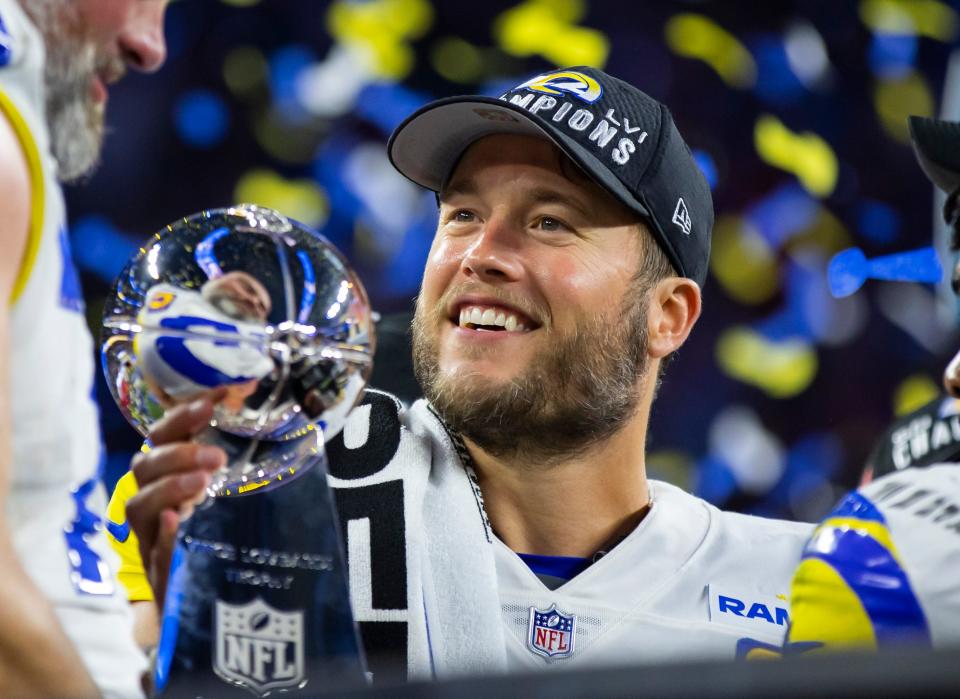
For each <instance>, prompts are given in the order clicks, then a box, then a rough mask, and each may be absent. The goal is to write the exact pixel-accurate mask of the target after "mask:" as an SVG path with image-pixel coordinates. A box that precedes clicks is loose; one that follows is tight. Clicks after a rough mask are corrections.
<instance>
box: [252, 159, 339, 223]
mask: <svg viewBox="0 0 960 699" xmlns="http://www.w3.org/2000/svg"><path fill="white" fill-rule="evenodd" d="M234 200H235V201H242V202H249V203H252V204H259V205H261V206H267V207H270V208H271V209H276V210H277V211H280V212H282V213H283V214H284V215H285V216H289V217H290V218H294V219H296V220H298V221H302V222H303V223H305V224H307V225H308V226H314V227H317V226H320V225H321V224H322V223H323V222H324V221H325V220H326V217H327V210H328V207H327V197H326V195H325V193H324V191H323V189H322V188H321V187H320V185H318V184H317V183H316V182H314V181H313V180H307V179H302V180H287V179H285V178H283V177H282V176H281V175H279V174H278V173H276V172H273V171H272V170H265V169H264V170H251V171H249V172H247V173H245V174H244V175H243V176H242V177H241V178H240V180H239V181H238V182H237V186H236V188H235V189H234Z"/></svg>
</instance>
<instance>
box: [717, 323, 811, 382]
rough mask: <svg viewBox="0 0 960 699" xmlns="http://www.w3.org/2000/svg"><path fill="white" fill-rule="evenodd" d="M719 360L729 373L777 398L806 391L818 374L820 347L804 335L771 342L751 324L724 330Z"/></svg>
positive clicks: (719, 347) (718, 347)
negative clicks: (812, 343)
mask: <svg viewBox="0 0 960 699" xmlns="http://www.w3.org/2000/svg"><path fill="white" fill-rule="evenodd" d="M716 358H717V363H718V364H719V365H720V368H721V369H723V370H724V371H725V372H726V373H727V374H728V375H730V376H731V377H733V378H735V379H737V380H738V381H742V382H744V383H746V384H750V385H752V386H756V387H757V388H759V389H761V390H763V391H765V392H766V393H767V394H768V395H770V396H771V397H773V398H791V397H793V396H796V395H798V394H800V393H802V392H803V391H805V390H806V389H807V388H808V387H809V386H810V384H811V382H812V381H813V379H814V378H815V377H816V375H817V368H818V365H819V361H818V359H817V353H816V351H815V350H814V349H813V348H812V347H811V346H810V345H808V344H807V343H806V342H804V341H803V340H800V339H790V340H784V341H782V342H771V341H770V340H768V339H767V338H765V337H763V336H762V335H761V334H760V333H758V332H756V331H754V330H751V329H750V328H745V327H737V328H731V329H730V330H727V331H726V332H724V333H723V334H722V335H721V336H720V339H719V340H718V341H717V349H716Z"/></svg>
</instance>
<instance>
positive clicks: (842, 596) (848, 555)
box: [786, 492, 930, 652]
mask: <svg viewBox="0 0 960 699" xmlns="http://www.w3.org/2000/svg"><path fill="white" fill-rule="evenodd" d="M790 597H791V606H792V609H791V625H790V630H789V632H788V636H787V647H786V649H787V651H788V652H789V651H790V650H791V649H794V650H797V651H799V650H800V649H801V648H802V649H803V650H804V652H808V651H810V650H811V649H817V650H842V649H861V650H878V649H885V648H889V647H891V646H897V645H904V644H913V645H920V646H923V647H929V646H930V629H929V625H928V624H927V619H926V616H925V615H924V612H923V608H922V607H921V605H920V601H919V599H918V598H917V596H916V594H915V592H914V590H913V588H912V586H911V584H910V579H909V577H908V576H907V573H906V571H905V570H904V567H903V562H902V559H901V557H900V555H899V553H898V552H897V549H896V547H895V546H894V543H893V539H892V537H891V534H890V530H889V528H888V526H887V522H886V519H885V518H884V516H883V514H882V513H881V512H880V510H879V509H877V507H876V506H875V505H874V504H873V503H872V502H871V501H870V500H869V499H868V498H866V497H865V496H864V495H862V494H860V493H856V492H855V493H851V494H850V495H848V496H847V497H846V498H845V499H844V500H843V501H842V502H841V503H840V505H839V506H838V507H837V509H836V510H834V512H833V513H832V514H831V515H830V516H829V517H828V518H827V519H826V520H824V522H823V523H822V524H821V525H820V526H819V527H817V529H816V530H815V531H814V533H813V536H812V537H811V538H810V541H809V542H808V543H807V545H806V547H805V549H804V552H803V558H802V561H801V563H800V566H799V568H798V569H797V572H796V574H795V575H794V578H793V585H792V589H791V594H790Z"/></svg>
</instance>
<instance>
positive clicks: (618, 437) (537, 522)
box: [465, 409, 650, 557]
mask: <svg viewBox="0 0 960 699" xmlns="http://www.w3.org/2000/svg"><path fill="white" fill-rule="evenodd" d="M638 413H639V414H637V415H635V416H634V417H633V418H632V419H631V420H630V421H629V422H628V423H627V424H626V425H624V427H623V428H622V429H621V430H619V431H618V432H617V433H615V434H614V435H613V436H612V437H610V438H609V439H608V440H606V441H605V442H604V443H602V444H599V445H597V446H595V447H593V448H591V449H590V450H589V451H587V452H585V453H582V454H578V455H575V456H572V457H571V458H569V459H566V460H562V461H559V462H557V461H555V462H553V463H551V464H550V465H549V466H543V465H540V464H535V463H530V462H529V461H528V460H527V459H526V458H525V457H523V456H522V455H519V456H516V457H504V458H501V457H495V456H493V455H491V454H489V453H487V452H485V451H484V450H482V449H481V448H480V447H478V446H477V445H476V444H474V443H472V442H470V440H465V442H466V444H467V448H468V449H469V451H470V455H471V456H472V457H473V461H474V467H475V469H476V472H477V478H478V479H479V482H480V488H481V490H482V491H483V499H484V503H485V505H486V509H487V515H488V517H489V518H490V523H491V525H492V526H493V529H494V531H496V532H497V535H498V536H499V537H500V539H501V540H502V541H503V542H504V543H505V544H506V545H507V546H509V547H510V548H511V549H512V550H514V551H516V552H518V553H532V554H539V555H544V556H579V557H589V556H592V555H594V554H595V553H596V552H597V551H598V550H601V549H605V548H606V547H609V546H612V545H614V544H615V543H616V542H617V541H618V540H619V539H620V538H622V537H624V536H626V535H627V534H629V533H630V532H631V531H632V530H633V529H634V527H636V525H637V524H638V523H639V521H640V520H641V519H642V518H643V516H644V514H645V513H646V509H647V506H648V504H649V501H650V499H649V494H648V490H647V477H646V468H645V462H644V443H645V438H646V429H647V425H646V422H647V420H646V415H647V411H646V410H643V409H641V410H639V411H638Z"/></svg>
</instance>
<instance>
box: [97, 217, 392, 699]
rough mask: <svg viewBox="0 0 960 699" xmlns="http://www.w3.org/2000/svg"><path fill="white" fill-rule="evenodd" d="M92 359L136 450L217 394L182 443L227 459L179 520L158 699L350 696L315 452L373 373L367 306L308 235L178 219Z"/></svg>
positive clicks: (337, 546)
mask: <svg viewBox="0 0 960 699" xmlns="http://www.w3.org/2000/svg"><path fill="white" fill-rule="evenodd" d="M103 325H104V330H103V337H102V358H103V365H104V371H105V373H106V375H107V381H108V384H109V386H110V388H111V391H112V393H113V396H114V398H115V399H116V401H117V404H118V405H119V407H120V410H121V412H123V414H124V416H125V417H126V418H127V419H128V420H129V421H130V423H131V424H132V425H133V426H134V427H135V428H137V429H138V430H140V432H141V433H142V434H144V435H146V434H147V433H148V431H149V428H150V426H151V425H152V424H153V423H154V422H155V421H156V420H158V419H159V418H160V417H162V416H163V415H164V413H165V411H166V410H168V409H170V408H172V407H174V406H177V405H180V404H183V403H186V402H190V401H192V400H194V399H196V398H197V397H198V396H202V395H205V394H207V393H209V392H212V391H216V395H217V397H218V401H219V402H218V403H217V406H216V409H215V413H214V419H213V420H212V421H211V424H210V427H209V428H208V429H207V430H206V431H205V432H204V433H202V434H201V435H200V436H199V437H198V441H202V442H205V443H210V444H215V445H217V446H219V447H222V448H223V449H224V450H225V452H226V453H227V464H226V466H225V467H224V468H223V469H221V470H220V471H218V472H217V473H216V474H214V477H213V479H212V483H211V485H210V486H209V487H208V488H207V492H206V494H205V498H204V500H203V501H202V502H200V503H197V504H195V506H194V507H193V508H192V513H190V512H184V513H183V517H184V519H183V522H182V523H181V527H180V531H179V533H178V540H177V545H176V550H175V553H174V559H173V561H172V563H171V575H170V580H169V583H168V586H167V599H166V601H165V607H164V618H163V624H162V630H161V639H160V647H159V649H158V655H157V668H156V678H155V679H156V687H157V690H158V691H159V692H160V693H161V694H162V695H163V696H171V697H227V696H231V695H233V694H236V695H238V696H250V694H251V693H252V694H254V695H256V696H268V695H272V694H275V693H278V692H284V693H293V694H301V695H304V696H306V695H315V694H320V693H324V692H330V691H336V690H338V689H343V688H346V687H350V686H356V685H361V684H363V682H364V679H365V672H364V669H365V668H364V660H363V654H362V647H361V645H360V642H359V638H358V634H357V628H356V624H355V623H354V620H353V616H352V613H351V608H350V601H349V596H348V588H347V573H346V568H345V563H344V552H343V545H342V540H341V535H340V531H339V524H338V518H337V515H336V511H335V508H334V501H333V497H332V494H331V492H330V489H329V488H328V486H327V481H326V478H327V469H326V462H325V457H324V440H325V439H329V438H331V437H333V436H334V435H336V434H337V433H338V432H339V430H340V429H342V426H343V423H344V421H345V420H346V416H347V414H348V413H349V412H350V410H351V408H352V407H353V406H354V405H355V404H356V403H357V402H358V400H359V399H360V396H361V393H362V391H363V387H364V384H365V383H366V380H367V377H368V376H369V375H370V371H371V368H372V356H373V351H374V335H373V319H372V313H371V311H370V306H369V303H368V301H367V298H366V294H365V292H364V290H363V287H362V286H361V284H360V282H359V280H358V279H357V278H356V276H355V275H354V274H353V272H352V270H351V269H350V268H349V266H348V265H347V263H346V261H345V260H344V259H343V258H342V257H341V256H340V254H339V253H338V252H337V251H336V250H335V249H334V248H333V247H332V246H331V245H330V244H329V243H328V242H327V241H326V240H324V239H323V237H322V236H320V235H319V234H318V233H316V232H315V231H313V230H311V229H309V228H307V227H306V226H303V225H302V224H299V223H297V222H295V221H292V220H289V219H287V218H285V217H283V216H282V215H280V214H278V213H277V212H275V211H272V210H270V209H264V208H261V207H258V206H253V205H241V206H236V207H231V208H229V209H217V210H211V211H205V212H202V213H199V214H196V215H194V216H190V217H188V218H184V219H181V220H179V221H177V222H175V223H172V224H171V225H169V226H167V227H166V228H165V229H164V230H162V231H160V232H159V233H157V234H156V235H155V236H153V238H152V239H150V240H149V241H147V242H146V243H145V244H144V245H143V247H142V248H141V249H140V252H139V254H138V255H136V256H135V257H134V258H133V259H132V260H131V261H130V263H129V264H128V265H127V266H126V267H125V268H124V270H123V272H121V274H120V277H119V279H118V280H117V282H116V285H115V287H114V293H113V296H112V299H110V300H108V303H107V305H106V308H105V311H104V321H103Z"/></svg>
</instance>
